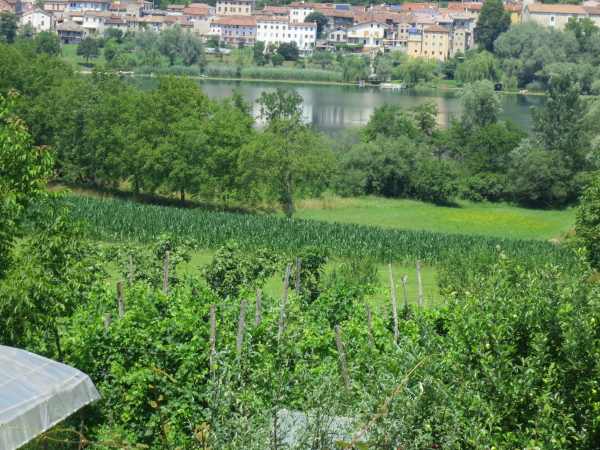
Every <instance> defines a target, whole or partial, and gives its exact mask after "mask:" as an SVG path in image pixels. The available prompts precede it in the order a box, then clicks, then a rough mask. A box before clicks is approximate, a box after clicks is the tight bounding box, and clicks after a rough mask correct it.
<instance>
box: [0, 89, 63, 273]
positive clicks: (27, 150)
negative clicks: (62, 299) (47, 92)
mask: <svg viewBox="0 0 600 450" xmlns="http://www.w3.org/2000/svg"><path fill="white" fill-rule="evenodd" d="M15 100H16V95H15V94H9V96H8V98H4V97H2V96H1V95H0V167H1V168H2V169H1V170H0V279H1V278H2V277H3V275H4V274H5V272H6V270H7V269H8V266H9V262H10V253H11V249H12V246H13V244H14V242H15V239H16V238H18V237H19V236H20V235H21V231H22V224H23V221H24V219H25V217H26V214H27V212H28V210H29V208H30V207H31V206H32V205H33V204H35V202H36V201H37V200H39V199H40V198H43V197H44V196H45V192H46V189H45V188H46V182H47V181H48V178H49V177H50V175H51V168H52V158H51V157H50V153H49V152H48V151H46V150H45V149H42V148H38V147H35V146H34V145H33V142H32V138H31V135H30V134H29V131H28V129H27V127H26V126H25V123H24V122H23V121H22V120H21V119H20V118H18V117H16V116H15V115H14V111H15Z"/></svg>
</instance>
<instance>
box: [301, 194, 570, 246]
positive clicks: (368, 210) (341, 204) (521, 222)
mask: <svg viewBox="0 0 600 450" xmlns="http://www.w3.org/2000/svg"><path fill="white" fill-rule="evenodd" d="M297 217H299V218H303V219H313V220H323V221H327V222H341V223H356V224H360V225H377V226H381V227H387V228H399V229H405V230H429V231H436V232H443V233H463V234H477V235H485V236H496V237H507V238H513V239H543V240H547V239H553V238H560V237H561V236H562V235H564V234H565V233H566V232H568V231H569V230H570V228H571V227H572V226H573V225H574V222H575V210H574V209H573V208H569V209H565V210H534V209H525V208H518V207H515V206H510V205H507V204H502V203H472V202H466V201H461V202H459V205H458V206H457V207H446V206H435V205H432V204H429V203H423V202H419V201H414V200H396V199H384V198H376V197H364V198H337V197H334V198H324V199H314V200H304V201H301V202H299V203H298V212H297Z"/></svg>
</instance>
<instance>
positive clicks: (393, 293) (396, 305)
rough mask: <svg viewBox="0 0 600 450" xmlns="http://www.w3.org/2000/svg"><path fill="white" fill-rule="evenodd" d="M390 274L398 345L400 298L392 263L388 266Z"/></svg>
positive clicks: (395, 336) (395, 333) (393, 316)
mask: <svg viewBox="0 0 600 450" xmlns="http://www.w3.org/2000/svg"><path fill="white" fill-rule="evenodd" d="M388 268H389V272H390V292H391V294H392V296H391V297H392V319H393V320H394V342H395V343H396V344H397V343H398V336H399V332H398V296H397V293H396V283H395V282H394V274H393V272H392V263H389V265H388Z"/></svg>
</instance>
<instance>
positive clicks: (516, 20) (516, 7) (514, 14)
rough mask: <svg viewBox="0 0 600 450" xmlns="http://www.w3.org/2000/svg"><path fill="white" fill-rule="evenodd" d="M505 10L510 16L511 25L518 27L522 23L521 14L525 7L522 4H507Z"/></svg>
mask: <svg viewBox="0 0 600 450" xmlns="http://www.w3.org/2000/svg"><path fill="white" fill-rule="evenodd" d="M504 9H505V10H506V11H507V12H508V13H509V14H510V24H511V25H518V24H520V23H521V13H522V12H523V5H521V4H520V3H507V4H505V5H504Z"/></svg>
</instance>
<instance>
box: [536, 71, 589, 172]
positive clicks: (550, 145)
mask: <svg viewBox="0 0 600 450" xmlns="http://www.w3.org/2000/svg"><path fill="white" fill-rule="evenodd" d="M586 111H587V107H586V104H585V103H584V102H583V100H582V99H581V96H580V95H579V83H578V82H577V80H576V78H575V74H572V73H564V72H562V73H554V74H551V75H550V80H549V83H548V95H547V97H546V102H545V103H544V106H543V107H541V108H539V109H536V110H535V111H534V114H533V118H534V130H535V132H536V136H537V138H538V140H539V141H540V143H541V145H542V147H543V148H544V149H546V150H547V151H550V152H555V153H557V154H558V155H559V156H560V158H561V159H562V160H563V161H564V163H565V164H566V166H567V167H568V168H570V170H571V171H572V172H573V173H575V172H577V171H579V170H582V169H583V168H584V167H585V159H586V155H587V152H588V151H589V147H590V143H589V141H588V134H587V133H586V124H585V115H586Z"/></svg>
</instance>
